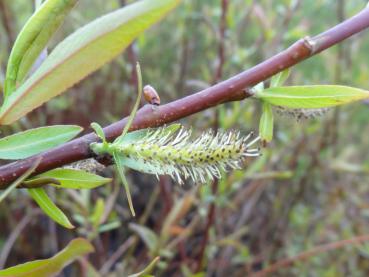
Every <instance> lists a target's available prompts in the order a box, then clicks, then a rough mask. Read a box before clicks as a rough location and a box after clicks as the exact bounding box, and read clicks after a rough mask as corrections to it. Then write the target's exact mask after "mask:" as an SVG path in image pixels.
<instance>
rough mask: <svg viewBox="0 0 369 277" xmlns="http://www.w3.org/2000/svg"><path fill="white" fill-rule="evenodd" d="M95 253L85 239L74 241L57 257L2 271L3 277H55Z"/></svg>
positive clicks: (0, 271) (0, 272) (0, 273)
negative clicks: (67, 267) (76, 261)
mask: <svg viewBox="0 0 369 277" xmlns="http://www.w3.org/2000/svg"><path fill="white" fill-rule="evenodd" d="M93 251H94V247H93V246H92V245H91V243H90V242H89V241H87V240H85V239H83V238H77V239H74V240H72V241H71V242H70V243H69V244H68V245H67V246H66V247H65V248H64V249H63V250H62V251H60V252H59V253H58V254H56V255H55V256H53V257H51V258H49V259H45V260H36V261H33V262H28V263H24V264H20V265H17V266H13V267H10V268H7V269H4V270H0V276H2V277H5V276H7V277H10V276H12V277H50V276H55V275H57V274H58V273H60V271H62V269H63V268H64V267H66V266H68V265H69V264H70V263H72V262H74V261H75V260H76V259H77V258H79V257H82V256H84V255H86V254H88V253H91V252H93Z"/></svg>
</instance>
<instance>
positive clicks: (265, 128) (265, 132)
mask: <svg viewBox="0 0 369 277" xmlns="http://www.w3.org/2000/svg"><path fill="white" fill-rule="evenodd" d="M273 125H274V120H273V111H272V106H271V105H270V104H269V103H266V102H264V103H263V113H262V115H261V119H260V125H259V133H260V138H261V140H262V141H263V142H265V143H267V142H270V141H271V140H272V139H273Z"/></svg>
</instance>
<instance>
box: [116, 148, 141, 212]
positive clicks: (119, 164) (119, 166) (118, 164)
mask: <svg viewBox="0 0 369 277" xmlns="http://www.w3.org/2000/svg"><path fill="white" fill-rule="evenodd" d="M113 158H114V162H115V165H116V168H117V170H118V174H119V176H120V179H121V181H122V183H123V186H124V190H125V191H126V195H127V200H128V205H129V209H130V210H131V213H132V216H136V213H135V209H134V207H133V203H132V196H131V191H130V189H129V184H128V181H127V179H126V176H125V175H124V172H123V162H122V160H123V158H122V157H121V156H120V155H119V154H118V153H116V152H113Z"/></svg>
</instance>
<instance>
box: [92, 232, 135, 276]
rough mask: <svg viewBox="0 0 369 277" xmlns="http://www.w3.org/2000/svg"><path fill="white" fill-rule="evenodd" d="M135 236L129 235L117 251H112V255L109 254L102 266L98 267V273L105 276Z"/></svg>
mask: <svg viewBox="0 0 369 277" xmlns="http://www.w3.org/2000/svg"><path fill="white" fill-rule="evenodd" d="M134 241H135V237H134V236H131V237H130V238H129V239H127V240H126V241H125V242H124V243H123V244H122V245H121V246H119V248H118V249H117V251H115V252H114V253H113V255H111V256H110V258H109V259H108V260H107V261H106V262H105V263H104V264H103V266H102V267H101V269H100V271H99V272H100V274H101V275H103V276H105V275H106V274H107V273H108V272H109V270H110V268H111V267H112V266H113V265H114V264H115V263H116V262H117V261H118V259H119V258H120V257H121V256H122V255H123V254H124V252H126V251H127V250H128V248H129V247H130V246H131V245H132V244H133V243H134Z"/></svg>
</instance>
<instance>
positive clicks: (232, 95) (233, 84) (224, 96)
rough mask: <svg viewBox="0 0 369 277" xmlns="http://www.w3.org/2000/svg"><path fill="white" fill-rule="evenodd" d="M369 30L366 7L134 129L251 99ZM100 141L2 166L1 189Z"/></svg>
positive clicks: (145, 115)
mask: <svg viewBox="0 0 369 277" xmlns="http://www.w3.org/2000/svg"><path fill="white" fill-rule="evenodd" d="M368 27H369V8H365V9H363V10H362V11H361V12H359V13H358V14H357V15H355V16H354V17H352V18H350V19H348V20H346V21H344V22H343V23H341V24H339V25H337V26H335V27H333V28H331V29H329V30H327V31H326V32H324V33H321V34H319V35H317V36H315V37H313V38H308V37H307V38H303V39H300V40H298V41H297V42H295V43H294V44H293V45H292V46H290V47H289V48H287V49H286V50H284V51H282V52H281V53H279V54H277V55H275V56H273V57H271V58H270V59H268V60H266V61H264V62H262V63H260V64H258V65H256V66H254V67H252V68H251V69H249V70H246V71H244V72H242V73H240V74H238V75H236V76H234V77H232V78H230V79H228V80H225V81H223V82H221V83H218V84H216V85H214V86H212V87H209V88H207V89H205V90H202V91H200V92H198V93H195V94H192V95H190V96H187V97H184V98H181V99H179V100H176V101H173V102H171V103H168V104H166V105H162V106H160V107H158V108H157V109H155V110H153V109H152V107H151V106H150V105H146V106H144V107H142V108H141V109H140V111H139V112H138V113H137V115H136V118H135V121H134V122H133V125H132V127H131V130H136V129H142V128H148V127H157V126H161V125H163V124H165V123H170V122H173V121H176V120H178V119H181V118H184V117H186V116H189V115H192V114H195V113H197V112H200V111H203V110H205V109H208V108H211V107H215V106H217V105H220V104H222V103H225V102H229V101H240V100H243V99H245V98H247V97H248V96H249V95H247V94H245V93H244V91H243V90H244V89H245V88H248V87H251V86H254V85H256V84H257V83H259V82H261V81H264V80H266V79H268V78H270V77H271V76H273V75H275V74H276V73H278V72H281V71H283V70H285V69H286V68H289V67H291V66H293V65H295V64H298V63H300V62H302V61H303V60H305V59H307V58H309V57H311V56H313V55H315V54H318V53H320V52H322V51H323V50H325V49H328V48H330V47H332V46H333V45H336V44H337V43H339V42H341V41H343V40H345V39H347V38H349V37H351V36H352V35H355V34H357V33H359V32H361V31H362V30H364V29H366V28H368ZM126 122H127V118H124V119H122V120H121V121H118V122H116V123H114V124H112V125H109V126H108V127H106V128H104V132H105V134H106V137H107V139H108V140H113V139H114V138H116V137H117V136H119V135H120V134H121V132H122V129H123V128H124V126H125V124H126ZM96 141H98V138H97V136H96V135H95V134H88V135H85V136H83V137H81V138H78V139H75V140H73V141H71V142H69V143H66V144H63V145H61V146H59V147H57V148H54V149H51V150H49V151H47V152H45V153H42V154H39V155H36V156H34V157H31V158H27V159H24V160H20V161H17V162H14V163H10V164H7V165H5V166H2V167H0V189H5V188H6V187H8V186H9V184H11V182H12V181H14V180H15V179H16V178H17V177H19V176H21V175H22V174H23V173H24V172H25V171H27V169H28V168H30V167H31V165H32V164H33V162H34V161H35V159H36V158H39V157H41V158H42V160H41V162H40V164H39V166H38V167H37V169H36V171H35V174H39V173H42V172H45V171H48V170H51V169H54V168H57V167H60V166H63V165H66V164H69V163H72V162H75V161H78V160H84V159H87V158H91V157H94V154H93V153H92V152H91V151H90V147H89V146H90V143H92V142H96Z"/></svg>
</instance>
